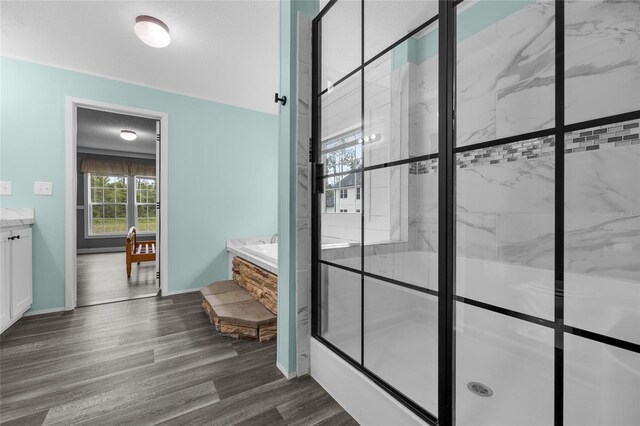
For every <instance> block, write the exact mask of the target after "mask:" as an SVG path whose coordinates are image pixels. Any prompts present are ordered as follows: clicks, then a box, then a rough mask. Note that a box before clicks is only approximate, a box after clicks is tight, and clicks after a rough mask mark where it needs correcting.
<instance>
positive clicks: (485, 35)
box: [311, 0, 640, 425]
mask: <svg viewBox="0 0 640 426" xmlns="http://www.w3.org/2000/svg"><path fill="white" fill-rule="evenodd" d="M313 46H314V48H313V58H314V63H313V100H314V105H313V130H312V133H313V149H312V154H311V157H312V158H311V160H312V163H313V170H314V180H315V181H314V185H313V188H314V195H313V198H312V202H313V248H312V250H313V252H312V260H313V266H314V277H313V291H312V295H313V327H312V328H313V329H312V333H313V336H314V337H315V338H316V339H318V340H319V341H320V342H322V343H323V344H325V345H326V346H327V347H329V348H330V349H331V350H333V351H334V352H335V353H336V354H338V355H339V356H340V357H342V359H343V360H345V361H346V362H348V363H350V364H351V365H352V367H353V368H355V369H357V370H358V371H360V372H362V373H363V374H365V375H366V376H367V377H368V378H370V379H371V380H372V381H373V382H374V383H376V384H377V385H378V386H380V387H381V388H383V389H384V390H385V391H386V392H388V393H389V394H390V395H391V396H392V397H394V398H396V399H397V400H399V401H400V402H401V403H403V404H404V405H405V406H407V407H408V408H409V409H411V410H412V411H413V412H414V413H416V414H418V415H419V416H420V417H422V418H423V419H424V420H425V421H427V422H429V423H431V424H461V425H462V424H467V425H516V424H530V425H541V424H556V425H562V424H567V425H570V424H571V425H583V424H627V425H628V424H640V404H638V401H640V138H639V136H638V135H639V133H640V2H638V1H636V0H620V1H603V0H578V1H549V0H535V1H524V0H522V1H520V0H513V1H492V0H464V1H456V2H454V1H451V2H448V1H440V2H438V1H402V0H398V1H369V0H363V1H361V0H337V1H330V2H329V3H328V4H327V6H326V7H325V8H324V9H323V10H322V12H321V13H320V14H319V15H318V16H317V17H316V18H315V19H314V23H313Z"/></svg>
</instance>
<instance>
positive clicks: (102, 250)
mask: <svg viewBox="0 0 640 426" xmlns="http://www.w3.org/2000/svg"><path fill="white" fill-rule="evenodd" d="M118 252H123V253H124V248H123V247H102V248H101V247H95V248H84V249H78V252H77V253H78V254H94V253H118Z"/></svg>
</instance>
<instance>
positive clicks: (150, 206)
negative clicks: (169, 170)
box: [136, 176, 156, 232]
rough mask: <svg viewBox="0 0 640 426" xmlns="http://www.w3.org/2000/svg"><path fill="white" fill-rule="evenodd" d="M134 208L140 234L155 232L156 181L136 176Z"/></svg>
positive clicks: (151, 178)
mask: <svg viewBox="0 0 640 426" xmlns="http://www.w3.org/2000/svg"><path fill="white" fill-rule="evenodd" d="M136 208H137V214H138V216H137V217H138V224H137V225H136V228H137V229H138V231H140V232H145V231H155V230H156V179H155V178H153V177H141V176H136Z"/></svg>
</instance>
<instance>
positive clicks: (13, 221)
mask: <svg viewBox="0 0 640 426" xmlns="http://www.w3.org/2000/svg"><path fill="white" fill-rule="evenodd" d="M35 222H36V211H35V209H33V208H6V207H2V208H0V227H2V228H6V227H10V226H22V225H33V224H34V223H35Z"/></svg>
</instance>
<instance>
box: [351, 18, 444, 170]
mask: <svg viewBox="0 0 640 426" xmlns="http://www.w3.org/2000/svg"><path fill="white" fill-rule="evenodd" d="M427 30H428V31H429V32H428V33H427V34H426V35H424V36H423V37H422V38H421V39H420V40H419V41H416V42H421V40H424V39H430V38H432V35H433V34H435V33H437V24H433V25H431V26H429V27H428V28H427ZM412 40H414V39H412ZM403 49H406V47H405V46H404V43H403V44H401V45H400V46H397V47H396V48H394V50H393V51H391V52H389V53H387V54H385V55H383V56H381V57H380V58H378V59H377V60H375V61H374V62H372V63H371V64H369V65H367V67H366V68H365V74H364V79H365V87H364V133H363V136H362V138H363V139H362V141H363V151H364V152H363V156H364V164H365V166H372V165H378V164H382V163H388V162H391V161H397V160H405V159H407V158H410V157H416V156H420V155H425V154H433V153H435V152H437V150H438V62H437V49H436V50H435V51H433V52H432V56H430V57H426V56H425V58H423V59H422V60H421V61H418V59H416V58H409V59H407V58H404V59H402V60H399V59H398V51H399V50H403Z"/></svg>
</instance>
